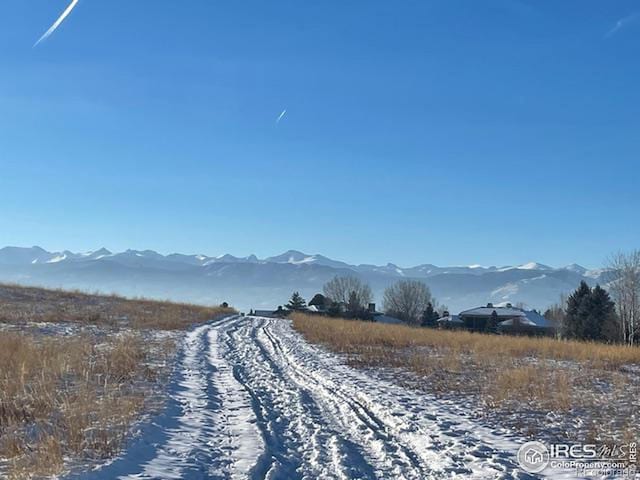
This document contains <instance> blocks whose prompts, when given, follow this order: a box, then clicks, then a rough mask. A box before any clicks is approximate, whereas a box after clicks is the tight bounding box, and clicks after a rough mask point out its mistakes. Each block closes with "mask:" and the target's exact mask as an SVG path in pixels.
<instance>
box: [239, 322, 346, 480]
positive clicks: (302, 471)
mask: <svg viewBox="0 0 640 480" xmlns="http://www.w3.org/2000/svg"><path fill="white" fill-rule="evenodd" d="M258 323H259V322H258ZM255 332H256V327H255V326H253V325H246V324H245V325H237V326H234V328H232V329H231V330H229V331H228V332H227V334H228V342H229V345H230V347H229V348H230V349H232V350H233V352H235V372H236V377H237V378H238V380H239V381H241V382H242V383H243V384H244V385H245V388H246V389H247V390H248V391H249V392H250V394H251V396H252V398H253V399H254V411H255V412H256V417H257V418H258V425H259V426H260V428H261V430H262V433H263V437H264V440H265V444H266V450H265V454H264V455H263V457H262V458H260V459H259V461H258V462H257V467H256V470H255V471H254V477H253V478H286V479H296V478H309V479H315V478H344V479H347V478H357V477H354V476H350V475H349V473H357V469H356V468H355V466H348V467H345V465H344V464H343V462H341V461H340V460H341V458H340V457H339V456H337V455H336V452H337V451H338V450H339V448H338V447H336V445H337V444H340V443H341V442H340V439H339V438H337V436H336V432H333V431H331V430H330V429H328V428H326V425H325V424H323V423H322V417H321V414H320V412H319V411H318V409H317V407H316V406H315V405H314V404H313V403H312V402H310V401H309V399H308V398H305V396H304V395H300V391H299V389H298V388H297V387H296V386H295V385H291V384H290V383H289V382H287V381H286V379H285V378H284V377H283V373H282V371H280V369H279V368H278V367H277V365H276V364H275V363H274V362H273V361H272V359H271V358H270V357H268V356H267V355H265V353H264V352H263V351H262V350H261V348H260V346H259V344H258V343H257V342H256V340H255ZM353 463H355V462H353Z"/></svg>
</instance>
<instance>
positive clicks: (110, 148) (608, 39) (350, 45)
mask: <svg viewBox="0 0 640 480" xmlns="http://www.w3.org/2000/svg"><path fill="white" fill-rule="evenodd" d="M67 4H68V1H67V0H6V1H5V2H4V4H3V10H4V12H3V14H4V24H5V26H4V27H3V29H1V30H0V109H1V110H0V112H1V113H2V115H0V168H1V174H0V245H7V244H12V245H24V246H27V245H33V244H38V245H42V246H43V247H45V248H48V249H63V248H69V249H72V250H88V249H94V248H98V247H100V246H103V245H104V246H106V247H108V248H110V249H113V250H120V249H126V248H140V249H141V248H151V249H156V250H158V251H161V252H165V253H168V252H172V251H181V252H187V253H199V252H202V253H206V254H211V255H215V254H220V253H226V252H229V253H232V254H236V255H247V254H249V253H256V254H257V255H259V256H267V255H271V254H275V253H279V252H280V251H282V250H285V249H289V248H296V249H300V250H303V251H308V252H310V253H316V252H319V253H323V254H325V255H329V256H332V257H337V258H340V259H344V260H348V261H351V262H357V263H360V262H363V263H365V262H366V263H386V262H387V261H393V262H396V263H398V264H400V265H412V264H417V263H425V262H431V263H436V264H443V265H445V264H447V265H448V264H470V263H480V264H486V265H492V264H497V265H503V264H515V263H524V262H526V261H529V260H537V261H540V262H543V263H548V264H553V265H561V264H567V263H572V262H578V263H581V264H584V265H586V266H599V265H600V264H601V263H602V261H603V260H604V259H605V258H606V257H607V255H608V254H609V253H611V252H612V251H614V250H618V249H630V248H637V247H640V224H639V222H638V221H637V218H638V211H639V210H640V193H639V192H638V181H639V180H640V178H639V177H640V174H639V173H640V167H638V159H639V156H638V153H639V151H640V134H639V127H640V117H639V116H638V112H639V109H638V107H639V106H640V89H639V88H638V79H639V78H640V62H638V52H639V51H640V49H639V47H640V5H638V4H637V2H634V1H623V0H620V1H616V2H605V1H601V0H599V1H586V0H580V1H578V0H575V1H564V2H558V1H536V2H533V1H518V0H486V1H483V2H477V1H472V0H466V1H461V0H439V1H430V0H406V1H402V2H389V1H378V0H367V1H350V2H345V1H333V0H323V1H322V2H317V1H316V2H310V1H300V0H296V1H293V0H290V1H278V0H275V1H271V2H264V1H260V2H258V1H253V0H247V1H240V2H237V1H236V2H230V1H227V2H221V1H213V0H189V1H185V2H175V1H169V0H154V1H150V0H147V1H145V0H138V1H131V0H109V1H98V0H80V2H79V4H78V6H77V7H76V9H75V10H74V11H73V12H72V14H71V15H70V16H69V18H68V19H67V20H66V21H65V22H64V23H63V24H62V26H61V27H60V28H59V29H58V30H57V31H56V32H55V33H54V34H53V35H52V36H51V37H50V38H49V39H47V40H46V41H45V42H43V43H42V44H40V45H39V46H38V47H37V48H33V44H34V42H35V41H36V40H37V39H38V37H39V36H40V35H41V34H42V33H43V32H44V31H45V30H46V29H47V28H48V27H49V26H50V25H51V24H52V23H53V21H54V20H55V19H56V18H57V16H58V15H59V14H60V12H62V10H64V8H65V7H66V6H67ZM284 109H286V110H287V114H286V115H285V117H284V118H283V119H282V121H281V122H280V123H279V124H277V123H276V119H277V118H278V115H280V113H281V112H282V111H283V110H284Z"/></svg>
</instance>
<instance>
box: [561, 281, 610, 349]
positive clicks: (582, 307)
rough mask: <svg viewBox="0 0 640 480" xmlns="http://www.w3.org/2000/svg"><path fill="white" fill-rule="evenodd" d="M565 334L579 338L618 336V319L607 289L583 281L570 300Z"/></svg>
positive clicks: (602, 338) (597, 338)
mask: <svg viewBox="0 0 640 480" xmlns="http://www.w3.org/2000/svg"><path fill="white" fill-rule="evenodd" d="M564 327H565V331H564V334H565V336H566V337H568V338H575V339H578V340H601V341H602V340H604V341H609V342H612V341H617V340H619V338H618V336H619V332H620V328H619V323H618V317H617V316H616V311H615V304H614V303H613V302H612V301H611V297H609V294H608V293H607V292H606V290H605V289H603V288H602V287H600V285H596V286H595V287H594V288H593V289H591V288H589V286H588V285H587V284H586V283H585V282H581V283H580V286H579V287H578V289H577V290H576V291H575V292H573V293H572V294H571V295H570V296H569V299H568V300H567V313H566V318H565V323H564Z"/></svg>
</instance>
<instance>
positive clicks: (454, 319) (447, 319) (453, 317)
mask: <svg viewBox="0 0 640 480" xmlns="http://www.w3.org/2000/svg"><path fill="white" fill-rule="evenodd" d="M437 321H438V322H447V323H463V322H462V319H461V318H460V316H459V315H449V316H447V317H442V318H439V319H438V320H437Z"/></svg>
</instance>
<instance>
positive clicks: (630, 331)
mask: <svg viewBox="0 0 640 480" xmlns="http://www.w3.org/2000/svg"><path fill="white" fill-rule="evenodd" d="M607 267H608V270H609V272H608V274H607V276H608V278H607V282H608V287H609V291H610V292H611V296H612V297H613V299H614V301H615V302H616V309H617V312H618V317H619V319H620V329H621V332H620V335H621V337H622V339H623V341H624V342H625V343H627V344H629V345H635V344H636V343H638V340H639V338H640V250H634V251H632V252H629V253H624V252H618V253H616V254H614V255H612V256H611V257H610V258H609V262H608V265H607Z"/></svg>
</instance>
